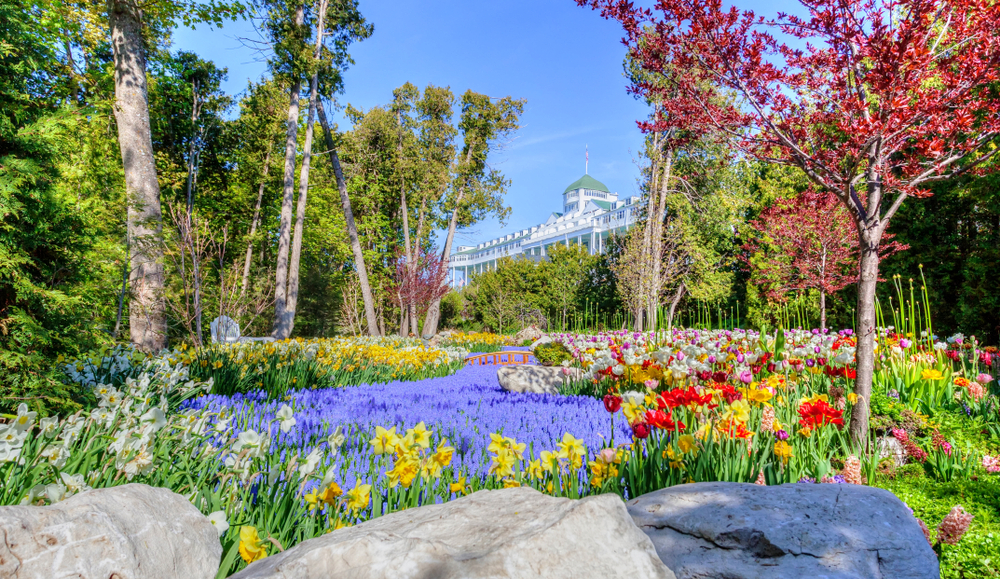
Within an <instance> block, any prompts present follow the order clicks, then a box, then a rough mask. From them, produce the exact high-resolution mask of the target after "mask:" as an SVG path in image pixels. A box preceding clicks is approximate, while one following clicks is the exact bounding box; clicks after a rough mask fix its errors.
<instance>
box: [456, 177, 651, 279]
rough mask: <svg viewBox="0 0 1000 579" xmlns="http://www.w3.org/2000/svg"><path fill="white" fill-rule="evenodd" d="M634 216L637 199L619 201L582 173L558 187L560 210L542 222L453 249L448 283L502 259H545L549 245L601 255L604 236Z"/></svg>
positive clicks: (627, 225) (619, 230)
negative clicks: (563, 188)
mask: <svg viewBox="0 0 1000 579" xmlns="http://www.w3.org/2000/svg"><path fill="white" fill-rule="evenodd" d="M639 218H640V203H639V197H637V196H632V197H628V198H626V199H621V200H619V199H618V194H617V193H612V192H611V191H610V190H609V189H608V188H607V186H605V185H604V183H601V182H600V181H598V180H597V179H594V178H593V177H591V176H590V175H588V174H584V176H583V177H580V178H579V179H577V180H576V181H574V182H573V183H571V184H570V185H569V186H568V187H566V190H565V191H563V211H562V213H552V215H550V216H549V218H548V220H547V221H546V222H545V223H542V224H541V225H536V226H534V227H530V228H528V229H522V230H520V231H515V232H513V233H508V234H507V235H504V236H502V237H498V238H496V239H492V240H490V241H487V242H484V243H480V244H479V245H476V246H470V245H460V246H458V247H456V248H455V251H453V252H452V254H451V257H450V259H449V263H448V274H449V279H450V281H451V285H452V286H454V287H460V286H463V285H465V284H467V283H468V282H469V280H470V279H471V277H472V276H473V275H474V274H476V273H482V272H484V271H489V270H491V269H495V268H496V263H497V260H498V259H500V258H503V257H518V256H520V257H524V258H527V259H532V260H535V261H539V260H542V259H545V257H546V255H547V251H548V248H549V247H551V246H552V245H555V244H565V245H582V246H583V247H584V248H585V249H586V250H587V251H588V252H589V253H590V254H591V255H594V254H598V253H604V249H605V246H606V245H607V241H608V237H610V236H611V235H612V234H615V233H622V232H624V231H626V230H627V229H629V228H630V227H632V226H633V225H635V223H636V221H637V220H638V219H639Z"/></svg>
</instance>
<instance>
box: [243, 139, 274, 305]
mask: <svg viewBox="0 0 1000 579" xmlns="http://www.w3.org/2000/svg"><path fill="white" fill-rule="evenodd" d="M270 168H271V151H270V149H268V151H267V153H265V154H264V173H263V175H261V177H260V187H259V188H258V189H257V204H256V205H254V208H253V220H252V221H251V222H250V235H249V237H250V238H249V239H248V240H247V257H246V259H244V260H243V285H242V286H241V287H240V296H241V297H242V296H244V295H246V293H247V286H248V285H249V284H250V260H251V259H252V258H253V236H254V234H255V233H257V223H259V222H260V204H261V202H262V201H263V200H264V184H265V183H267V172H268V170H269V169H270Z"/></svg>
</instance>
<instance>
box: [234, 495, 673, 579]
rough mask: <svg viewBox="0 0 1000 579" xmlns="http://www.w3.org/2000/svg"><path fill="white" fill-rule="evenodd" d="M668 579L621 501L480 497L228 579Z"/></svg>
mask: <svg viewBox="0 0 1000 579" xmlns="http://www.w3.org/2000/svg"><path fill="white" fill-rule="evenodd" d="M331 577H337V578H343V579H348V578H350V579H427V578H432V577H433V578H434V579H459V578H461V579H480V578H482V579H486V578H491V579H492V578H501V577H502V578H504V579H521V578H523V579H528V578H530V579H537V578H539V577H544V578H545V579H581V578H584V577H600V578H601V579H616V578H621V579H647V578H649V579H653V578H656V579H674V574H673V573H671V572H670V570H669V569H668V568H667V567H666V566H665V565H663V563H661V562H660V560H659V559H658V558H657V556H656V552H655V551H654V550H653V545H652V543H650V542H649V539H648V538H647V537H646V536H645V535H644V534H643V533H642V531H640V530H639V529H638V528H636V526H635V525H634V524H632V521H631V519H629V517H628V514H627V513H626V511H625V505H624V503H623V502H622V500H621V498H619V497H617V496H613V495H601V496H595V497H589V498H585V499H581V500H570V499H559V498H554V497H549V496H546V495H543V494H541V493H539V492H538V491H535V490H534V489H531V488H526V487H522V488H512V489H504V490H495V491H479V492H477V493H474V494H472V495H469V496H467V497H463V498H460V499H456V500H454V501H450V502H447V503H444V504H439V505H427V506H423V507H418V508H415V509H410V510H406V511H400V512H397V513H392V514H389V515H386V516H384V517H379V518H377V519H373V520H371V521H367V522H365V523H362V524H360V525H358V526H356V527H349V528H346V529H340V530H338V531H334V532H332V533H329V534H327V535H324V536H322V537H319V538H316V539H312V540H309V541H305V542H303V543H301V544H299V545H297V546H295V547H293V548H291V549H289V550H287V551H285V552H283V553H279V554H276V555H272V556H270V557H267V558H266V559H262V560H260V561H258V562H256V563H253V564H252V565H250V566H249V567H247V568H246V569H244V570H243V571H241V572H240V573H237V574H236V575H234V576H233V577H232V579H329V578H331Z"/></svg>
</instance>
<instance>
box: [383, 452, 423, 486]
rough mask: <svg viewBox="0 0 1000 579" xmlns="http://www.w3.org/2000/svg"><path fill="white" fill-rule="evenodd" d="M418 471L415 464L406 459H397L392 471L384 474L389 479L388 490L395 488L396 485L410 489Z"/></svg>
mask: <svg viewBox="0 0 1000 579" xmlns="http://www.w3.org/2000/svg"><path fill="white" fill-rule="evenodd" d="M418 471H419V469H418V468H417V464H416V463H415V462H413V461H412V460H409V459H408V458H401V459H397V460H396V464H395V465H394V466H393V467H392V470H390V471H387V472H386V473H385V474H386V475H387V476H388V477H389V488H396V485H398V484H402V485H403V488H410V485H411V484H412V483H413V479H415V478H416V477H417V472H418Z"/></svg>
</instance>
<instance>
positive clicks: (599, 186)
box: [563, 175, 611, 195]
mask: <svg viewBox="0 0 1000 579" xmlns="http://www.w3.org/2000/svg"><path fill="white" fill-rule="evenodd" d="M574 189H593V190H594V191H604V192H605V193H611V190H610V189H608V187H607V185H605V184H604V183H601V182H600V181H598V180H597V179H594V178H593V177H591V176H590V175H584V176H583V177H580V178H579V179H577V180H576V181H573V182H572V183H571V184H570V186H569V187H567V188H566V190H565V191H563V195H565V194H567V193H569V192H570V191H573V190H574Z"/></svg>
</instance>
